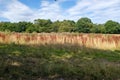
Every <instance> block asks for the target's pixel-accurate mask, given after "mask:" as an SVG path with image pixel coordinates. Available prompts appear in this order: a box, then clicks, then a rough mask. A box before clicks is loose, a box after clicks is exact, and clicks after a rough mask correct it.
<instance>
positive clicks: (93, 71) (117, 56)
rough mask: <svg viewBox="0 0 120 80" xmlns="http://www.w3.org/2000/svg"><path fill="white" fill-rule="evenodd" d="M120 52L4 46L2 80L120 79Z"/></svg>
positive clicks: (66, 46) (0, 47)
mask: <svg viewBox="0 0 120 80" xmlns="http://www.w3.org/2000/svg"><path fill="white" fill-rule="evenodd" d="M119 75H120V51H119V50H116V51H110V50H99V49H91V48H86V47H83V46H78V45H71V44H64V45H61V44H53V45H47V44H46V45H17V44H0V80H42V79H43V80H60V79H63V80H119V79H120V76H119Z"/></svg>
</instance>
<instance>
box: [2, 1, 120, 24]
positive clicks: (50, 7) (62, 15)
mask: <svg viewBox="0 0 120 80" xmlns="http://www.w3.org/2000/svg"><path fill="white" fill-rule="evenodd" d="M64 1H68V0H58V1H57V2H49V0H43V1H41V4H40V8H39V9H36V10H33V9H31V8H30V7H28V6H27V5H25V4H23V3H21V2H19V1H18V0H0V6H3V7H1V8H0V9H1V10H0V17H3V18H7V19H8V20H9V21H13V22H14V21H23V20H25V21H33V20H34V19H38V18H43V19H51V20H53V21H55V20H63V19H70V20H75V21H76V20H78V19H79V18H80V17H89V18H91V19H92V20H93V22H97V23H102V22H105V21H106V20H109V19H112V20H115V21H119V22H120V15H119V13H120V5H119V4H120V1H119V0H77V2H76V5H74V6H71V8H69V9H67V10H65V9H63V7H61V5H60V4H62V3H63V2H64ZM1 2H2V3H1ZM66 5H67V4H66Z"/></svg>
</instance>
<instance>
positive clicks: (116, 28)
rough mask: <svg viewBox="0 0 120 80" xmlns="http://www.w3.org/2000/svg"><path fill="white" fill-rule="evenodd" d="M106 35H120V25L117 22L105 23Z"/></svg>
mask: <svg viewBox="0 0 120 80" xmlns="http://www.w3.org/2000/svg"><path fill="white" fill-rule="evenodd" d="M105 30H106V33H111V34H112V33H120V25H119V23H118V22H116V21H112V20H108V21H107V22H106V23H105Z"/></svg>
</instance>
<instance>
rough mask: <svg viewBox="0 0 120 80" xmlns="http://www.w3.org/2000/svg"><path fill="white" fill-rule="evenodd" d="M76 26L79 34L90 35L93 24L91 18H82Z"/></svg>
mask: <svg viewBox="0 0 120 80" xmlns="http://www.w3.org/2000/svg"><path fill="white" fill-rule="evenodd" d="M76 26H77V28H78V29H77V31H78V32H83V33H89V32H90V28H92V26H93V23H92V21H91V20H90V19H89V18H81V19H79V20H78V21H77V23H76Z"/></svg>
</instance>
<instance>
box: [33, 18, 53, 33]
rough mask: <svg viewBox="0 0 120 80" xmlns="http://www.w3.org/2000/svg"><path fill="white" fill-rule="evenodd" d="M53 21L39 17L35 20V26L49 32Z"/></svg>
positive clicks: (40, 30)
mask: <svg viewBox="0 0 120 80" xmlns="http://www.w3.org/2000/svg"><path fill="white" fill-rule="evenodd" d="M51 24H52V21H51V20H49V19H48V20H45V19H37V20H34V26H36V27H37V28H38V31H39V32H49V31H50V27H51Z"/></svg>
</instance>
